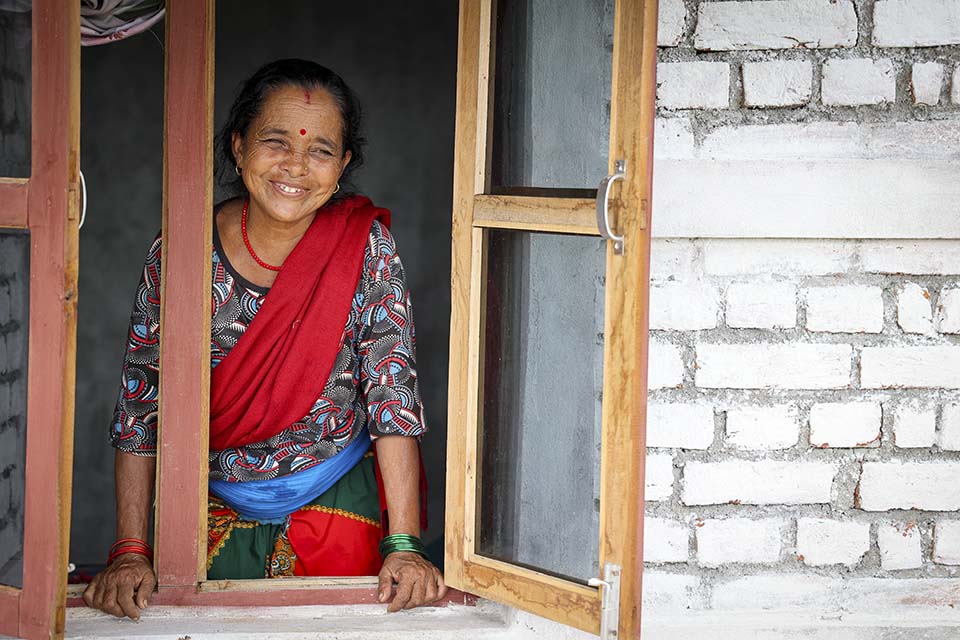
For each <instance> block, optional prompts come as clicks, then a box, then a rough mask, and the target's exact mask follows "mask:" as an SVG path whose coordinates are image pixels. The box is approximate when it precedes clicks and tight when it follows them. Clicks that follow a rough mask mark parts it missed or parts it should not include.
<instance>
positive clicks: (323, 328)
mask: <svg viewBox="0 0 960 640" xmlns="http://www.w3.org/2000/svg"><path fill="white" fill-rule="evenodd" d="M374 220H379V221H380V222H381V223H383V224H385V225H387V226H389V225H390V212H389V211H388V210H387V209H381V208H379V207H375V206H373V203H371V202H370V200H369V199H368V198H365V197H364V196H357V195H355V196H350V197H348V198H346V199H344V200H342V201H340V202H337V203H334V204H330V205H328V206H327V207H325V208H324V209H321V210H320V212H319V213H317V215H316V217H315V218H314V220H313V223H312V224H311V225H310V228H309V229H307V232H306V233H305V234H304V236H303V238H302V239H301V240H300V242H299V243H298V244H297V246H296V247H295V248H294V249H293V251H292V252H291V253H290V255H289V256H287V259H286V260H285V261H284V263H283V268H282V269H281V270H280V272H279V273H278V274H277V278H276V280H275V281H274V283H273V286H272V287H271V288H270V293H269V294H267V296H266V298H265V299H264V301H263V306H262V307H261V308H260V310H259V311H258V312H257V315H256V316H254V319H253V322H251V323H250V326H249V327H248V328H247V330H246V332H245V333H244V334H243V337H242V338H241V339H240V340H239V341H238V342H237V344H236V345H235V346H234V347H233V349H231V350H230V353H229V354H227V357H226V358H224V359H223V361H222V362H220V364H219V365H217V367H216V368H215V369H214V370H213V372H212V373H211V376H210V448H211V449H214V450H223V449H227V448H230V447H238V446H243V445H247V444H251V443H254V442H260V441H262V440H266V439H268V438H271V437H272V436H275V435H276V434H278V433H280V432H281V431H283V430H284V429H286V428H288V427H290V425H292V424H293V423H294V422H296V421H297V420H300V419H302V418H303V417H304V416H305V415H307V414H308V413H309V412H310V409H311V408H312V407H313V404H314V402H316V400H317V398H319V397H320V396H321V394H322V392H323V389H324V387H325V386H326V384H327V380H328V379H329V377H330V371H331V370H332V369H333V364H334V360H335V359H336V356H337V352H338V351H339V349H340V343H341V341H342V339H343V328H344V325H345V324H346V322H347V317H348V315H349V313H350V305H351V303H352V301H353V295H354V293H355V292H356V290H357V282H358V281H359V278H360V272H361V269H362V267H363V256H364V248H365V247H366V244H367V239H368V236H369V233H370V226H371V225H372V224H373V221H374Z"/></svg>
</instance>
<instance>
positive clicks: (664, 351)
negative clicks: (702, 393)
mask: <svg viewBox="0 0 960 640" xmlns="http://www.w3.org/2000/svg"><path fill="white" fill-rule="evenodd" d="M648 357H649V363H648V365H647V367H648V369H649V372H648V375H647V377H648V379H647V386H649V387H650V388H651V389H665V388H668V387H679V386H682V385H683V359H682V357H681V354H680V348H679V347H677V346H676V345H673V344H670V343H669V342H662V341H660V340H651V341H650V353H649V356H648Z"/></svg>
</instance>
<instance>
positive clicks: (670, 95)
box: [657, 62, 730, 109]
mask: <svg viewBox="0 0 960 640" xmlns="http://www.w3.org/2000/svg"><path fill="white" fill-rule="evenodd" d="M657 105H658V106H660V107H662V108H664V109H726V108H727V107H728V106H730V65H729V64H727V63H726V62H661V63H659V64H658V65H657Z"/></svg>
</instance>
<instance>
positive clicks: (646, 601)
mask: <svg viewBox="0 0 960 640" xmlns="http://www.w3.org/2000/svg"><path fill="white" fill-rule="evenodd" d="M700 591H701V590H700V577H699V576H691V575H683V574H677V573H664V572H662V571H647V570H644V572H643V607H644V609H645V610H646V611H651V610H653V611H658V612H664V611H687V610H688V609H699V608H702V607H703V603H702V601H701V597H700V595H699V594H700Z"/></svg>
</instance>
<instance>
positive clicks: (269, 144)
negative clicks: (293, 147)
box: [260, 138, 286, 149]
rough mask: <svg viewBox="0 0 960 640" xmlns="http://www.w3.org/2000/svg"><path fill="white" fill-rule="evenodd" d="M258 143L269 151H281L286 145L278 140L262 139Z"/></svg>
mask: <svg viewBox="0 0 960 640" xmlns="http://www.w3.org/2000/svg"><path fill="white" fill-rule="evenodd" d="M260 142H261V144H264V145H266V146H267V147H270V148H271V149H282V148H284V147H285V146H286V143H285V142H284V141H283V140H281V139H280V138H264V139H263V140H261V141H260Z"/></svg>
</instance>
